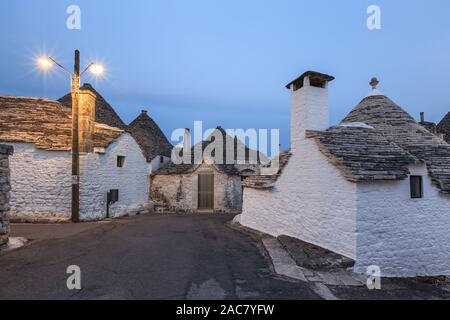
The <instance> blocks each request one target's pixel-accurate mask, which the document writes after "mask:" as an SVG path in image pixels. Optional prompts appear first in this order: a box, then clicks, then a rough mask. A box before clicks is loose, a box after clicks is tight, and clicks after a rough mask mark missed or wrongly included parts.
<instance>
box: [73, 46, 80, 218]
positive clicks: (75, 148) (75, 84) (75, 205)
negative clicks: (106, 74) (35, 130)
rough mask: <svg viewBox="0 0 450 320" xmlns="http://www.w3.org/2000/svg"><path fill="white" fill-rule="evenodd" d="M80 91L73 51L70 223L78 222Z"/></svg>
mask: <svg viewBox="0 0 450 320" xmlns="http://www.w3.org/2000/svg"><path fill="white" fill-rule="evenodd" d="M79 91H80V51H78V50H75V67H74V74H73V83H72V222H79V221H80V145H79V142H78V111H79V105H78V104H79Z"/></svg>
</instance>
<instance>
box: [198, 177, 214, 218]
mask: <svg viewBox="0 0 450 320" xmlns="http://www.w3.org/2000/svg"><path fill="white" fill-rule="evenodd" d="M198 209H199V210H213V209H214V174H213V173H200V174H199V175H198Z"/></svg>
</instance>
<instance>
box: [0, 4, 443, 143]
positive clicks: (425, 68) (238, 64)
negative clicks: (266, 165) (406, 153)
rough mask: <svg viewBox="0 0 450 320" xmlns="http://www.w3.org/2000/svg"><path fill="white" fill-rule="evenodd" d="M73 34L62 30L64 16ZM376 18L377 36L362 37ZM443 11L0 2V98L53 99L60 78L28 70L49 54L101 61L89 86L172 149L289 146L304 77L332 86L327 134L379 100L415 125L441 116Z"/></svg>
mask: <svg viewBox="0 0 450 320" xmlns="http://www.w3.org/2000/svg"><path fill="white" fill-rule="evenodd" d="M73 4H75V5H78V6H80V8H81V30H69V29H67V27H66V20H67V18H68V16H69V15H68V14H67V13H66V9H67V7H68V6H69V5H73ZM371 4H376V5H378V6H379V7H380V8H381V14H382V16H381V23H382V29H381V30H374V31H370V30H369V29H368V28H367V26H366V20H367V17H368V14H367V13H366V10H367V7H368V6H369V5H371ZM449 18H450V1H448V0H433V1H425V0H420V1H411V0H409V1H407V0H396V1H392V0H389V1H388V0H372V1H366V0H346V1H335V0H328V1H326V0H319V1H305V0H277V1H274V0H272V1H268V0H267V1H265V0H258V1H256V0H226V1H225V0H189V1H186V0H158V1H156V0H131V1H122V0H95V1H92V0H91V1H87V0H70V1H65V0H58V1H56V0H33V1H29V0H14V1H1V2H0V43H1V50H0V61H1V63H0V94H1V95H20V96H39V97H49V98H52V99H57V98H59V97H60V96H62V95H64V94H65V93H67V92H68V90H69V82H68V79H67V78H66V75H64V73H60V72H56V70H55V71H54V72H52V73H50V74H48V75H46V76H44V75H43V74H42V73H40V72H39V71H38V70H36V68H35V67H34V59H35V58H36V57H37V56H39V55H40V54H49V55H52V56H53V57H55V58H56V59H57V60H59V61H60V62H61V63H62V64H64V65H66V66H68V67H70V68H72V64H73V61H72V59H73V51H74V50H75V49H79V50H80V51H81V57H82V63H83V64H87V63H88V62H90V61H101V62H103V63H104V64H105V66H106V68H107V74H106V77H105V78H104V79H99V80H96V79H92V78H90V76H87V77H86V78H85V79H83V82H89V83H92V84H93V85H94V87H95V88H96V89H97V90H98V91H99V92H100V93H101V94H102V95H103V96H104V97H105V98H106V99H107V100H108V101H109V102H110V103H111V104H112V105H113V106H114V108H115V109H116V111H117V112H118V113H119V115H120V116H121V117H122V118H123V120H124V121H125V122H127V123H128V122H130V121H132V120H133V119H134V117H136V116H137V115H138V114H139V112H140V110H141V109H148V111H149V114H150V116H151V117H152V118H153V119H154V120H155V121H156V122H157V123H158V124H159V125H160V127H161V128H162V129H163V131H164V132H165V133H166V135H167V136H168V137H169V138H170V135H171V132H172V130H174V129H176V128H184V127H192V126H193V121H194V120H203V121H204V126H205V127H216V126H218V125H221V126H223V127H224V128H243V129H247V128H257V129H258V128H279V129H280V130H281V143H282V147H283V148H287V147H288V146H289V143H290V142H289V140H290V139H289V136H290V133H289V131H290V129H289V108H290V97H289V91H288V90H286V89H285V88H284V86H285V85H286V84H287V83H288V82H290V81H291V80H293V79H294V78H296V77H297V76H298V75H300V74H301V73H302V72H303V71H306V70H316V71H320V72H324V73H328V74H330V75H333V76H335V77H336V80H335V81H334V82H333V83H331V85H330V113H331V119H330V120H331V124H336V123H338V122H339V120H340V119H342V118H343V117H344V116H345V115H346V114H347V113H348V112H349V111H350V110H351V109H352V108H353V107H354V106H355V105H356V104H357V103H358V102H359V101H360V100H361V99H362V98H363V97H364V96H365V95H366V94H367V93H368V92H369V90H370V88H369V85H368V83H369V80H370V78H371V77H373V76H377V77H378V78H379V80H380V86H379V89H380V91H382V92H383V93H385V94H386V95H387V96H389V97H390V98H391V99H393V100H394V101H395V102H397V103H398V104H399V105H401V106H402V107H404V108H405V109H406V110H407V111H408V112H410V113H411V114H412V115H413V116H414V117H416V118H417V117H418V115H419V112H420V111H425V112H426V117H427V120H430V121H439V120H440V119H441V118H442V117H443V116H444V115H445V114H446V113H447V112H448V111H450V77H449V75H450V54H449V53H450V26H449V23H450V22H449V21H450V19H449Z"/></svg>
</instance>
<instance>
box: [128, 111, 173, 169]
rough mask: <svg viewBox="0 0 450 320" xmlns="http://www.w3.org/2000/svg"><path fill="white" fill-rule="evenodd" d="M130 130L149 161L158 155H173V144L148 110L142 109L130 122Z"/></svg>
mask: <svg viewBox="0 0 450 320" xmlns="http://www.w3.org/2000/svg"><path fill="white" fill-rule="evenodd" d="M128 131H129V132H130V133H131V135H132V136H133V138H134V139H135V140H136V142H137V143H138V144H139V146H140V147H141V149H142V151H143V153H144V154H145V157H146V158H147V161H152V160H153V159H154V158H155V157H157V156H166V157H170V156H171V153H172V148H173V146H172V145H171V144H170V142H169V141H168V140H167V138H166V136H165V135H164V133H163V132H162V131H161V129H160V128H159V127H158V125H157V124H156V123H155V121H153V119H152V118H150V117H149V116H148V114H147V111H142V112H141V114H140V115H139V116H138V117H137V118H136V119H134V120H133V122H131V123H130V125H129V126H128Z"/></svg>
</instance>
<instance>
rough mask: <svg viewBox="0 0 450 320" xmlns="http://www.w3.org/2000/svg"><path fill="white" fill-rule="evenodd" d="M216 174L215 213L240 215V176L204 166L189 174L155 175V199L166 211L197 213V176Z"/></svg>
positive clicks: (160, 207) (153, 197) (153, 185)
mask: <svg viewBox="0 0 450 320" xmlns="http://www.w3.org/2000/svg"><path fill="white" fill-rule="evenodd" d="M201 172H212V173H214V211H215V212H233V213H234V212H240V210H241V205H242V187H241V178H240V177H239V176H229V175H226V174H224V173H221V172H219V171H217V170H216V169H215V168H214V167H213V166H212V165H208V164H203V165H202V166H200V167H199V168H198V169H197V170H196V171H195V172H193V173H189V174H174V175H156V176H154V177H153V179H152V185H151V190H152V195H151V197H152V200H153V201H154V202H155V206H156V207H157V208H158V209H160V210H165V211H182V212H196V211H197V210H198V174H199V173H201Z"/></svg>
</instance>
